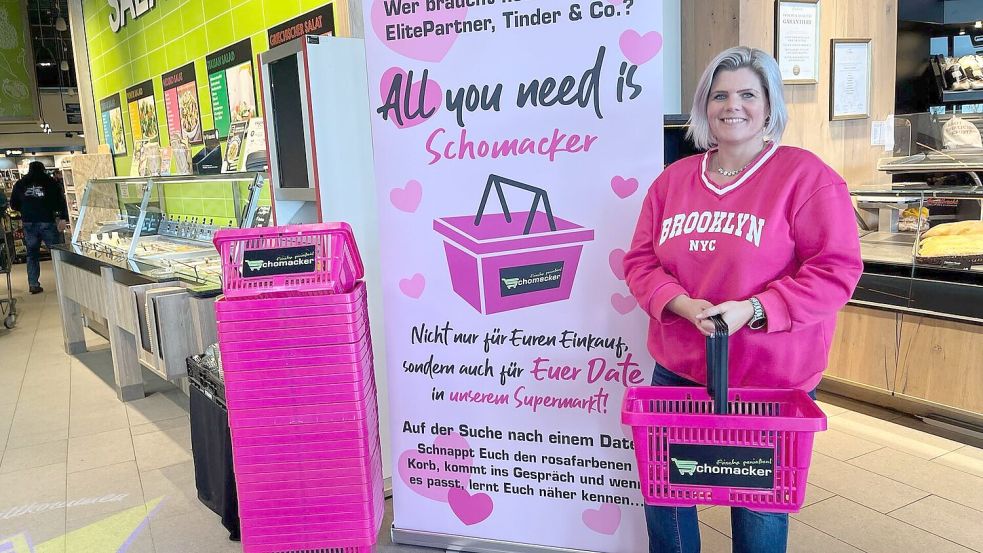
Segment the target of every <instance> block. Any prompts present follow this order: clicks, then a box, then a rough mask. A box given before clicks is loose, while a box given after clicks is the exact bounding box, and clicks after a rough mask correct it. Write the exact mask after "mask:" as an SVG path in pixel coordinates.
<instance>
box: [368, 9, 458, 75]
mask: <svg viewBox="0 0 983 553" xmlns="http://www.w3.org/2000/svg"><path fill="white" fill-rule="evenodd" d="M386 4H389V5H393V4H396V5H397V6H409V5H411V4H417V6H418V7H417V8H416V9H415V10H412V11H411V13H406V14H401V13H393V14H392V15H388V14H387V12H386V7H387V6H386ZM419 6H420V3H419V2H410V1H404V0H396V1H395V2H394V1H393V0H372V14H371V16H370V17H371V18H372V28H373V29H374V30H375V34H376V35H377V36H378V37H379V40H381V41H382V43H383V44H385V45H386V46H387V47H388V48H389V49H390V50H392V51H393V52H396V53H397V54H399V55H401V56H406V57H408V58H413V59H415V60H420V61H441V60H442V59H444V56H446V55H447V52H449V51H450V49H451V47H452V46H454V41H455V40H457V35H458V33H454V32H451V33H446V34H443V35H437V34H430V35H428V36H427V37H426V38H403V39H402V40H387V39H388V38H389V37H387V36H386V33H387V28H390V29H392V28H395V27H396V26H400V27H402V25H410V26H412V27H422V26H423V22H424V21H433V22H434V23H435V24H436V25H438V26H439V25H441V24H442V23H452V22H454V21H458V20H461V21H463V20H464V19H466V16H467V14H468V8H467V6H464V7H461V8H456V9H451V10H444V9H441V10H439V11H435V12H428V11H426V10H424V9H422V8H421V7H419ZM404 28H405V27H404Z"/></svg>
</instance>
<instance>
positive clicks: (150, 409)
mask: <svg viewBox="0 0 983 553" xmlns="http://www.w3.org/2000/svg"><path fill="white" fill-rule="evenodd" d="M178 392H179V393H180V390H178ZM126 412H127V416H128V417H129V419H130V426H137V425H140V424H147V423H151V422H154V421H161V420H167V419H174V418H177V417H182V416H187V415H188V410H187V409H185V408H183V407H182V406H181V403H180V401H179V400H178V399H177V398H175V396H174V395H173V394H171V395H168V394H161V393H157V394H153V395H149V396H147V397H145V398H142V399H137V400H133V401H130V402H128V403H127V404H126Z"/></svg>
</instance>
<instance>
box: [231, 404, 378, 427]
mask: <svg viewBox="0 0 983 553" xmlns="http://www.w3.org/2000/svg"><path fill="white" fill-rule="evenodd" d="M370 411H371V412H372V413H373V416H378V415H377V414H376V411H377V407H376V406H375V402H372V405H367V406H363V407H361V408H357V409H352V410H349V411H344V412H342V411H325V409H324V407H323V406H321V405H294V406H291V407H266V408H263V409H239V410H231V411H229V426H230V427H231V428H232V429H233V430H235V429H237V428H248V427H251V426H289V425H295V424H321V423H332V422H347V423H350V424H352V425H358V424H363V425H364V424H365V419H366V417H367V416H368V413H369V412H370ZM374 422H375V421H373V423H374Z"/></svg>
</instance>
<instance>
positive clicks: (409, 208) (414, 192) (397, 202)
mask: <svg viewBox="0 0 983 553" xmlns="http://www.w3.org/2000/svg"><path fill="white" fill-rule="evenodd" d="M422 199H423V186H421V185H420V183H419V182H418V181H415V180H411V181H409V182H407V183H406V186H404V187H403V188H393V189H392V190H390V191H389V201H390V202H392V204H393V206H395V207H396V209H398V210H400V211H405V212H407V213H413V212H414V211H416V208H418V207H420V200H422Z"/></svg>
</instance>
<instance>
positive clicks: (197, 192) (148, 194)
mask: <svg viewBox="0 0 983 553" xmlns="http://www.w3.org/2000/svg"><path fill="white" fill-rule="evenodd" d="M265 183H266V178H265V175H264V174H262V173H237V174H224V175H214V176H196V177H193V176H175V177H117V178H107V179H93V180H91V181H89V183H88V186H87V187H86V189H85V192H84V194H83V197H82V201H81V206H80V208H79V215H78V222H77V223H76V225H75V228H74V230H73V233H72V245H73V246H75V247H77V248H80V249H81V250H82V251H83V252H92V253H93V254H98V255H100V256H102V257H109V258H115V259H118V260H120V261H122V262H125V263H126V266H127V267H129V268H130V270H132V271H134V272H138V273H140V274H142V275H144V276H149V277H153V278H155V279H164V280H168V279H172V278H176V279H179V280H184V281H187V282H190V283H192V284H199V285H201V284H211V285H215V286H216V287H218V286H220V284H221V280H220V279H221V267H220V264H219V262H218V254H217V252H216V251H215V248H214V246H213V245H212V237H213V235H214V233H215V231H217V230H218V229H220V228H227V227H252V226H265V225H269V224H270V217H269V216H268V214H269V211H270V207H269V206H270V201H269V192H268V191H265V194H264V189H265V188H266V187H265V186H264V185H265ZM264 195H265V197H264Z"/></svg>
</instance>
